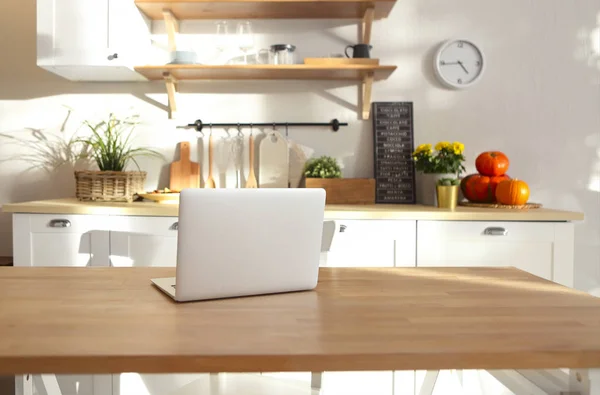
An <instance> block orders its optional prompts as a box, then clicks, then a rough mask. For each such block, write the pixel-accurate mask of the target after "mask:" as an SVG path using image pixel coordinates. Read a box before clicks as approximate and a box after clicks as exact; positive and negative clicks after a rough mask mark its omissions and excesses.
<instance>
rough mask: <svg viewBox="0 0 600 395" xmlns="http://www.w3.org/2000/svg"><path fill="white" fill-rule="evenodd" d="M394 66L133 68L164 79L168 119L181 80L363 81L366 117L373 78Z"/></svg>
mask: <svg viewBox="0 0 600 395" xmlns="http://www.w3.org/2000/svg"><path fill="white" fill-rule="evenodd" d="M394 70H396V66H373V65H335V66H332V65H306V64H294V65H217V66H207V65H198V64H183V65H180V64H178V65H173V64H170V65H164V66H138V67H135V71H137V72H138V73H140V74H141V75H143V76H144V77H146V78H147V79H149V80H151V81H158V80H164V81H165V84H166V88H167V93H168V96H169V118H174V117H175V112H176V110H177V105H176V101H175V93H176V92H177V84H178V81H180V80H188V81H189V80H195V81H198V80H330V81H362V84H361V88H362V103H361V110H362V118H363V119H369V116H370V109H371V92H372V86H373V82H374V81H380V80H385V79H387V78H388V77H389V76H390V74H392V73H393V72H394Z"/></svg>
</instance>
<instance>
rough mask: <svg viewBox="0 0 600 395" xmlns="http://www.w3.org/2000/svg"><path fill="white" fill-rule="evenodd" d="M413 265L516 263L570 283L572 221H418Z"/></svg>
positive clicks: (537, 273) (542, 275)
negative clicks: (414, 263) (415, 257)
mask: <svg viewBox="0 0 600 395" xmlns="http://www.w3.org/2000/svg"><path fill="white" fill-rule="evenodd" d="M417 266H420V267H426V266H514V267H517V268H519V269H522V270H525V271H527V272H530V273H532V274H535V275H537V276H539V277H543V278H546V279H548V280H552V281H555V282H558V283H561V284H564V285H567V286H572V283H573V224H571V223H566V222H563V223H561V222H484V221H418V224H417Z"/></svg>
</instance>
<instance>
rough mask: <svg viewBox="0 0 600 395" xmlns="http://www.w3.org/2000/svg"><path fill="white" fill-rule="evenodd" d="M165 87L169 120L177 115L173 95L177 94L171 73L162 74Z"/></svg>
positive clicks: (175, 80) (175, 81) (175, 82)
mask: <svg viewBox="0 0 600 395" xmlns="http://www.w3.org/2000/svg"><path fill="white" fill-rule="evenodd" d="M163 78H164V79H165V85H166V86H167V96H168V98H169V119H174V118H175V115H176V113H177V102H176V101H175V93H177V79H176V78H175V77H173V76H172V75H171V73H166V72H165V73H163Z"/></svg>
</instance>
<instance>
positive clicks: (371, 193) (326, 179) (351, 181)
mask: <svg viewBox="0 0 600 395" xmlns="http://www.w3.org/2000/svg"><path fill="white" fill-rule="evenodd" d="M304 176H305V177H306V183H305V185H306V188H323V189H325V192H326V194H327V198H326V202H327V204H373V203H375V180H374V179H372V178H342V170H341V169H340V165H339V164H338V162H337V160H335V158H332V157H329V156H321V157H320V158H315V159H311V160H309V161H308V162H307V163H306V166H305V168H304Z"/></svg>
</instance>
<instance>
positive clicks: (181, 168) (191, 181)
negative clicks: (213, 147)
mask: <svg viewBox="0 0 600 395" xmlns="http://www.w3.org/2000/svg"><path fill="white" fill-rule="evenodd" d="M169 188H170V189H174V190H176V191H181V190H182V189H185V188H200V165H199V164H198V163H196V162H192V161H191V160H190V143H189V142H187V141H182V142H181V143H179V160H178V161H176V162H173V163H171V178H170V183H169Z"/></svg>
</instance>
